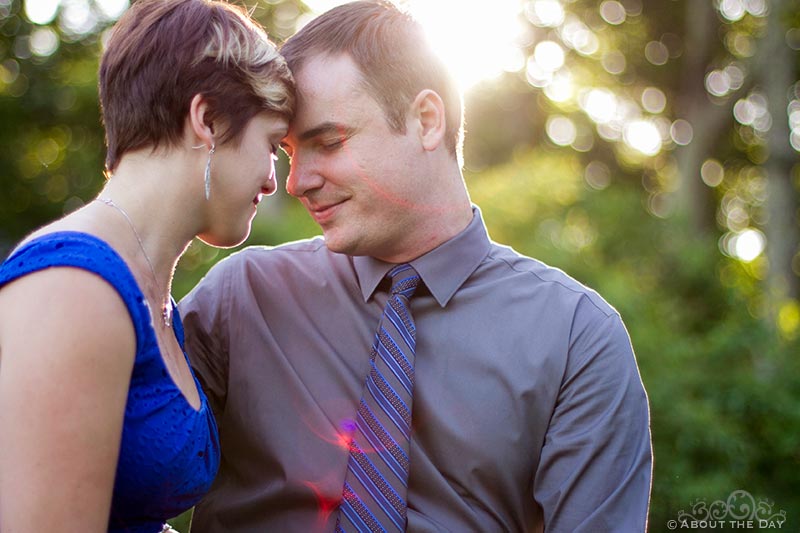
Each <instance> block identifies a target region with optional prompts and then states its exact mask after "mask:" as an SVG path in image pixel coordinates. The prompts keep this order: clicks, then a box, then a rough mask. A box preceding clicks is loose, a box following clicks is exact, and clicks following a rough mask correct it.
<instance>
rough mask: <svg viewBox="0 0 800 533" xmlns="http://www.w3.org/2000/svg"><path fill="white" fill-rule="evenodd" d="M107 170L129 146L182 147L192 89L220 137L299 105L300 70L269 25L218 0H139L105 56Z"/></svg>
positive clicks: (288, 113) (229, 137)
mask: <svg viewBox="0 0 800 533" xmlns="http://www.w3.org/2000/svg"><path fill="white" fill-rule="evenodd" d="M99 92H100V106H101V112H102V117H103V124H104V126H105V131H106V144H107V146H108V153H107V156H106V172H107V173H109V174H110V173H112V172H113V171H114V169H115V168H116V166H117V165H118V163H119V160H120V158H121V157H122V156H123V155H124V154H125V153H126V152H128V151H131V150H137V149H140V148H146V147H151V148H152V149H153V150H156V149H158V148H159V147H170V146H175V145H177V144H178V142H179V141H180V140H181V138H182V137H183V128H184V123H185V122H184V121H185V119H186V116H187V115H188V113H189V107H190V104H191V101H192V98H193V97H194V96H195V95H196V94H201V95H203V97H204V98H205V99H206V101H207V102H208V104H209V110H208V112H207V114H206V121H207V123H208V124H213V126H214V128H215V134H216V141H217V142H218V143H225V142H228V141H233V142H238V141H239V140H240V138H241V135H242V134H243V132H244V129H245V127H246V126H247V124H248V123H249V121H250V119H252V118H253V117H254V116H255V115H257V114H258V113H260V112H261V111H270V112H273V113H276V114H278V115H280V116H282V117H285V118H286V119H291V117H292V115H293V113H294V105H295V94H294V79H293V78H292V74H291V72H290V71H289V68H288V67H287V65H286V61H285V60H284V59H283V57H281V55H280V54H278V51H277V48H276V46H275V45H274V44H273V43H272V42H270V40H269V39H268V38H267V34H266V33H265V32H264V30H263V29H262V28H261V27H260V26H258V25H257V24H256V23H254V22H253V21H252V20H251V19H250V17H249V16H248V15H247V13H246V12H245V11H244V10H243V9H241V8H238V7H235V6H232V5H230V4H227V3H224V2H220V1H216V0H139V1H138V2H135V3H134V4H133V5H132V6H131V7H130V9H128V11H127V12H125V14H124V15H123V16H122V17H121V18H120V20H119V21H118V22H117V24H116V25H115V26H114V28H113V29H112V31H111V37H110V38H109V40H108V43H107V45H106V49H105V52H104V53H103V57H102V59H101V61H100V74H99Z"/></svg>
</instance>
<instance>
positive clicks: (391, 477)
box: [336, 265, 420, 533]
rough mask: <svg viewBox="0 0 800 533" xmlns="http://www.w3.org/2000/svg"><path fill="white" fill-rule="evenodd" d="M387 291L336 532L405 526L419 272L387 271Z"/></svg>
mask: <svg viewBox="0 0 800 533" xmlns="http://www.w3.org/2000/svg"><path fill="white" fill-rule="evenodd" d="M388 276H390V277H391V279H392V294H391V296H390V297H389V301H388V302H386V308H385V309H384V310H383V316H382V317H381V321H380V324H379V325H378V332H377V334H376V335H375V344H374V345H373V346H372V353H371V354H370V359H371V363H370V372H369V375H368V376H367V382H366V385H365V387H364V392H363V393H362V395H361V403H360V404H359V407H358V417H357V420H356V429H355V431H354V432H353V436H352V439H351V441H350V459H349V460H348V463H347V475H346V476H345V480H344V489H343V490H342V504H341V506H340V507H339V518H338V520H337V522H336V533H342V532H348V533H351V532H362V531H363V532H367V531H369V532H376V531H377V532H382V531H385V532H390V531H405V529H406V506H407V505H406V494H407V492H408V466H409V453H408V450H409V439H410V435H411V398H412V392H413V390H414V348H415V346H416V328H415V327H414V320H413V318H412V317H411V310H410V308H409V304H408V299H409V298H411V296H412V295H413V294H414V291H415V290H416V288H417V285H419V282H420V277H419V275H418V274H417V272H416V271H415V270H414V269H413V268H412V267H411V266H410V265H398V266H396V267H394V268H393V269H392V270H391V271H390V272H389V274H388Z"/></svg>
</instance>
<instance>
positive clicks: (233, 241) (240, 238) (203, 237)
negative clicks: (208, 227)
mask: <svg viewBox="0 0 800 533" xmlns="http://www.w3.org/2000/svg"><path fill="white" fill-rule="evenodd" d="M249 236H250V225H249V224H248V226H247V231H245V232H241V233H238V234H230V235H217V234H213V233H201V234H199V235H198V236H197V238H198V239H199V240H200V241H202V242H204V243H205V244H207V245H209V246H213V247H214V248H233V247H234V246H239V245H240V244H242V243H243V242H244V241H245V240H246V239H247V237H249Z"/></svg>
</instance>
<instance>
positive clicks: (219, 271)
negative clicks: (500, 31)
mask: <svg viewBox="0 0 800 533" xmlns="http://www.w3.org/2000/svg"><path fill="white" fill-rule="evenodd" d="M282 52H283V54H284V55H285V57H286V59H287V62H288V63H289V65H290V68H291V69H292V71H293V73H294V75H295V78H296V82H297V87H298V110H297V114H296V116H295V118H294V120H293V122H292V123H291V124H290V129H289V134H288V136H287V137H286V138H285V140H284V148H285V149H286V151H287V153H288V154H289V155H290V156H291V158H292V160H291V171H290V175H289V177H288V180H287V190H288V192H289V193H290V194H292V195H293V196H295V197H297V198H298V199H299V200H300V201H301V202H302V203H303V205H304V206H305V207H306V208H307V209H308V211H309V213H310V214H311V216H312V217H313V218H314V219H315V220H316V222H317V223H318V224H319V225H320V226H321V228H322V231H323V234H324V238H317V239H311V240H307V241H302V242H297V243H291V244H287V245H283V246H279V247H275V248H250V249H248V250H246V251H244V252H241V253H239V254H236V255H234V256H232V257H230V258H229V259H227V260H225V261H223V262H221V263H220V264H219V265H217V266H216V267H215V268H214V269H212V271H211V272H210V273H209V274H208V276H207V277H206V278H205V279H204V280H203V281H202V282H201V283H200V284H199V286H198V287H197V288H196V289H195V290H194V291H193V292H192V293H191V294H190V295H189V296H187V298H186V299H185V300H184V301H183V302H182V304H181V310H182V312H183V314H184V317H185V324H186V330H187V348H188V351H189V356H190V358H191V360H192V363H193V365H194V368H195V370H196V372H197V374H198V375H199V379H200V380H201V382H202V384H203V387H204V389H205V391H206V393H207V394H208V395H209V397H210V400H211V404H212V406H213V407H214V410H215V412H216V415H217V421H218V424H219V428H220V435H221V445H222V466H221V469H220V473H219V476H218V478H217V480H216V482H215V484H214V487H213V489H212V491H211V493H210V494H209V495H208V496H207V497H206V498H205V499H204V501H203V502H202V503H201V504H200V505H199V506H198V507H197V509H196V511H195V518H194V531H197V532H201V533H205V532H256V531H258V532H263V531H281V532H286V531H290V532H291V531H296V532H307V531H334V530H336V531H382V530H384V531H402V530H406V531H414V532H423V531H424V532H428V531H430V532H434V531H437V532H438V531H454V532H459V533H461V532H469V531H474V532H492V531H542V530H544V531H559V532H577V531H586V532H593V533H596V532H602V531H615V532H616V531H622V532H633V531H643V530H644V529H645V527H646V518H647V509H648V502H649V493H650V477H651V447H650V434H649V422H648V405H647V397H646V395H645V391H644V389H643V386H642V383H641V380H640V377H639V373H638V369H637V367H636V361H635V358H634V355H633V352H632V349H631V346H630V341H629V338H628V335H627V333H626V331H625V328H624V326H623V324H622V322H621V319H620V317H619V315H618V314H617V313H616V311H615V310H614V309H612V308H611V307H610V306H609V305H608V304H607V303H605V302H604V301H603V300H602V299H601V298H600V297H599V296H598V295H597V294H596V293H594V292H592V291H591V290H589V289H587V288H586V287H584V286H582V285H580V284H579V283H577V282H576V281H574V280H572V279H571V278H569V277H567V276H566V275H565V274H564V273H562V272H560V271H558V270H555V269H552V268H549V267H547V266H545V265H543V264H542V263H540V262H537V261H535V260H533V259H530V258H527V257H523V256H520V255H519V254H517V253H515V252H514V251H513V250H511V249H510V248H507V247H503V246H500V245H498V244H495V243H493V242H492V241H490V240H489V237H488V236H487V233H486V229H485V226H484V223H483V220H482V219H481V213H480V211H479V210H478V208H477V207H474V206H472V205H471V204H470V201H469V197H468V194H467V191H466V188H465V185H464V181H463V179H462V176H461V166H460V163H459V159H460V157H459V150H460V143H461V103H460V98H459V96H458V92H457V91H456V90H455V89H454V86H453V83H452V81H451V80H450V78H449V77H448V76H447V74H446V73H445V69H444V68H443V67H442V65H441V64H440V63H439V62H438V60H437V59H435V56H434V55H433V54H432V53H431V51H430V49H429V47H428V46H427V45H426V44H425V42H424V39H423V36H422V33H421V31H420V29H419V27H418V26H417V25H416V23H414V22H413V21H412V20H411V19H410V18H409V17H407V16H406V15H404V14H403V13H401V12H400V11H398V10H397V9H396V8H394V7H393V6H391V5H390V4H386V3H373V2H355V3H352V4H347V5H344V6H340V7H337V8H334V9H332V10H331V11H328V12H327V13H325V14H323V15H322V16H320V17H318V18H317V19H315V20H314V21H312V22H311V23H310V24H308V25H307V26H305V27H304V28H303V29H302V30H301V31H300V32H299V33H298V34H297V35H295V36H294V37H292V38H291V39H290V40H289V41H288V42H287V43H286V44H285V45H284V47H283V49H282ZM387 273H391V274H393V275H394V277H393V279H392V280H391V281H389V280H386V279H385V277H386V275H387ZM379 323H380V327H379ZM376 330H377V331H378V333H377V340H375V339H376ZM371 347H372V348H371ZM409 421H410V422H409Z"/></svg>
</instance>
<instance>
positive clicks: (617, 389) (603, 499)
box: [534, 298, 652, 533]
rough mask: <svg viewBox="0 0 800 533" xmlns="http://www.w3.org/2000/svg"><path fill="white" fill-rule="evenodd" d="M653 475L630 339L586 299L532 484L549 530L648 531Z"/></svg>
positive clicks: (620, 326)
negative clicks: (646, 529)
mask: <svg viewBox="0 0 800 533" xmlns="http://www.w3.org/2000/svg"><path fill="white" fill-rule="evenodd" d="M651 475H652V450H651V444H650V416H649V407H648V401H647V395H646V393H645V390H644V386H643V385H642V381H641V378H640V376H639V370H638V368H637V365H636V359H635V357H634V354H633V349H632V347H631V343H630V339H629V337H628V333H627V331H626V330H625V326H624V325H623V323H622V321H621V319H620V317H619V315H617V314H611V315H609V314H606V313H604V312H602V311H600V310H599V309H598V308H597V307H595V306H594V304H593V303H591V301H590V300H589V299H588V298H584V299H583V300H582V301H581V302H580V304H579V305H578V307H577V310H576V313H575V317H574V321H573V325H572V332H571V335H570V345H569V353H568V360H567V365H566V369H565V373H564V378H563V381H562V383H561V389H560V391H559V395H558V400H557V403H556V406H555V408H554V412H553V414H552V417H551V420H550V424H549V427H548V430H547V433H546V435H545V443H544V446H543V448H542V454H541V457H540V462H539V468H538V470H537V472H536V475H535V480H534V498H535V499H536V501H537V502H538V503H539V505H541V506H542V510H543V512H544V523H545V531H546V532H575V533H578V532H592V533H602V532H612V531H629V532H636V531H645V528H646V523H647V514H648V506H649V501H650V485H651Z"/></svg>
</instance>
